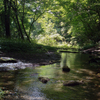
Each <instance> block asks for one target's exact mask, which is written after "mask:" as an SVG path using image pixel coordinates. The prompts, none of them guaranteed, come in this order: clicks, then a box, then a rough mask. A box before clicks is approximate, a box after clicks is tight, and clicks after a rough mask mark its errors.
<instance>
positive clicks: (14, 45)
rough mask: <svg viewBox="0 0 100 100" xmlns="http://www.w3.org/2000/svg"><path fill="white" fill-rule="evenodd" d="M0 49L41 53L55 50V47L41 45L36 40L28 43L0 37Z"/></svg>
mask: <svg viewBox="0 0 100 100" xmlns="http://www.w3.org/2000/svg"><path fill="white" fill-rule="evenodd" d="M0 49H1V51H2V52H21V53H22V52H24V53H43V52H47V51H52V50H53V51H56V49H55V48H53V47H50V46H43V45H41V44H37V43H36V41H35V40H34V41H32V42H31V43H29V42H28V41H23V40H13V39H1V40H0Z"/></svg>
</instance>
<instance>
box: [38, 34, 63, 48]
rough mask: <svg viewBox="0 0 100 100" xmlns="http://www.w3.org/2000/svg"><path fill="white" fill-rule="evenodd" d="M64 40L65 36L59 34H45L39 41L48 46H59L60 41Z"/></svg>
mask: <svg viewBox="0 0 100 100" xmlns="http://www.w3.org/2000/svg"><path fill="white" fill-rule="evenodd" d="M63 41H64V37H62V36H61V35H59V34H52V35H45V36H41V38H40V39H39V40H38V43H41V44H44V45H48V46H57V45H58V44H59V43H60V42H61V43H62V42H63Z"/></svg>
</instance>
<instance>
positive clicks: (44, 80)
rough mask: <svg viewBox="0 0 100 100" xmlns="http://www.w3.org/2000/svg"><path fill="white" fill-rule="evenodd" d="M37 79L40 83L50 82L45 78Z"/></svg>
mask: <svg viewBox="0 0 100 100" xmlns="http://www.w3.org/2000/svg"><path fill="white" fill-rule="evenodd" d="M38 79H39V81H41V82H42V83H47V82H48V81H49V80H50V79H49V78H47V77H39V78H38Z"/></svg>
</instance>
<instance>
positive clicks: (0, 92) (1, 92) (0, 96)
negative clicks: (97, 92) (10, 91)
mask: <svg viewBox="0 0 100 100" xmlns="http://www.w3.org/2000/svg"><path fill="white" fill-rule="evenodd" d="M3 95H4V91H2V90H1V88H0V99H1V100H2V97H3Z"/></svg>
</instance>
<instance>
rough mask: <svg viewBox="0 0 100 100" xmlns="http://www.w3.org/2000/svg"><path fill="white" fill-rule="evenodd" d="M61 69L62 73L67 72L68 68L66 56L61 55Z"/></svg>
mask: <svg viewBox="0 0 100 100" xmlns="http://www.w3.org/2000/svg"><path fill="white" fill-rule="evenodd" d="M61 68H62V71H63V72H69V71H70V68H69V67H68V66H67V54H65V53H62V56H61Z"/></svg>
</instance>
